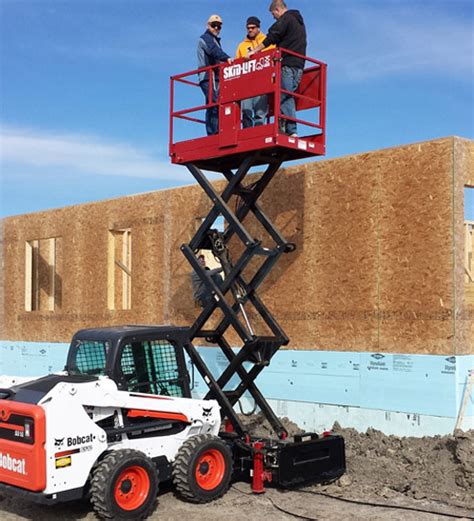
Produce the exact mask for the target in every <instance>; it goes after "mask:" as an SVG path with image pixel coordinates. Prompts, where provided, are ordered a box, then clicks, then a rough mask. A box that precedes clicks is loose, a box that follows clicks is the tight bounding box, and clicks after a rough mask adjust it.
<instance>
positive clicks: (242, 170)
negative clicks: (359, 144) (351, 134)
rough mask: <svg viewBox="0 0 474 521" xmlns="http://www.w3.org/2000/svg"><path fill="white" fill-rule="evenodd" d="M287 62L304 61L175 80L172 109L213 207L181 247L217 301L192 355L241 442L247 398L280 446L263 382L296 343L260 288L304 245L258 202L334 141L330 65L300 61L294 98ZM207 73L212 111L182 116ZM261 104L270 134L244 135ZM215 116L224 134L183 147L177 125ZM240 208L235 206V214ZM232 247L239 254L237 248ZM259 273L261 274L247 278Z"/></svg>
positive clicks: (176, 159) (218, 69)
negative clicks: (210, 264) (205, 261)
mask: <svg viewBox="0 0 474 521" xmlns="http://www.w3.org/2000/svg"><path fill="white" fill-rule="evenodd" d="M285 54H293V55H294V54H295V53H292V52H290V51H286V50H284V49H275V50H271V51H268V52H265V53H260V54H257V55H255V57H254V58H253V59H251V60H245V59H241V60H236V61H235V62H233V63H232V64H221V65H217V66H212V67H206V68H203V69H199V70H194V71H190V72H187V73H184V74H179V75H177V76H173V77H172V78H171V103H170V108H171V117H170V156H171V161H172V162H173V163H175V164H182V165H184V166H186V167H187V169H188V170H189V172H190V173H191V174H192V175H193V177H194V178H195V179H196V181H197V182H198V183H199V185H200V186H201V188H202V189H203V190H204V192H205V193H206V195H207V196H208V197H209V199H210V202H211V205H212V207H211V209H210V211H209V214H208V215H207V217H206V218H205V219H203V221H202V223H201V225H200V226H199V229H198V230H197V231H196V233H195V235H194V237H193V238H192V239H191V241H190V242H189V243H188V244H183V245H182V246H181V250H182V252H183V253H184V255H185V256H186V258H187V260H188V261H189V263H190V264H191V267H192V269H193V270H194V272H195V273H196V274H197V275H198V276H199V277H200V279H201V280H202V282H203V284H204V285H205V286H206V287H207V289H208V291H209V294H210V295H212V298H211V300H210V301H209V302H208V303H207V304H206V305H205V307H204V308H203V309H202V310H201V312H200V314H199V316H198V317H197V319H196V321H195V322H194V324H193V325H192V326H191V327H190V328H189V337H190V343H189V344H188V345H187V346H185V347H186V349H187V352H188V354H189V356H190V357H191V359H192V361H193V362H194V364H195V366H196V367H197V369H198V370H199V372H200V374H201V376H202V377H203V378H204V380H205V381H206V383H207V384H208V386H209V392H208V394H207V395H206V398H215V399H217V400H218V401H219V404H220V406H221V411H222V415H223V417H224V418H226V419H227V420H229V422H230V424H232V427H233V430H234V432H235V433H237V434H238V435H244V434H245V427H244V426H243V424H242V422H241V420H240V418H239V417H238V415H237V413H236V412H235V410H234V406H235V405H236V404H237V402H238V401H239V400H240V399H241V398H242V397H243V396H244V394H245V393H248V394H249V395H250V396H252V397H253V399H254V400H255V403H256V405H257V406H258V407H259V408H260V410H261V411H262V413H263V414H264V415H265V417H266V418H267V420H268V421H269V422H270V424H271V425H272V427H273V429H274V431H275V432H276V433H277V435H278V436H279V437H280V438H281V439H285V437H286V435H287V432H286V430H285V428H284V427H283V425H282V424H281V422H280V420H279V419H278V417H277V416H276V415H275V413H274V412H273V410H272V408H271V407H270V405H269V404H268V403H267V401H266V399H265V398H264V396H263V395H262V393H261V392H260V391H259V389H258V388H257V386H256V385H255V379H256V378H257V376H258V375H259V374H260V372H261V371H262V370H263V369H264V368H265V367H266V366H267V365H268V364H269V363H270V360H271V358H272V357H273V355H274V354H275V353H276V352H277V351H278V349H279V348H280V347H281V346H284V345H287V344H288V342H289V339H288V337H287V336H286V334H285V332H284V331H283V329H282V327H281V326H280V325H279V324H278V322H277V320H276V319H275V318H274V317H273V316H272V314H271V312H270V310H269V309H268V308H267V307H266V306H265V304H264V302H263V301H262V300H261V298H260V297H259V296H258V294H257V289H258V288H259V286H260V285H261V284H262V283H263V282H264V280H265V279H266V277H267V276H268V274H269V273H270V271H271V270H272V268H273V267H274V266H275V264H276V263H277V261H278V260H279V258H280V257H281V255H284V254H291V253H292V252H293V251H294V249H295V245H294V244H292V243H289V242H288V241H287V240H286V239H285V238H284V237H283V236H282V235H281V234H280V232H279V231H278V230H277V229H276V228H275V226H274V224H273V223H272V222H271V221H270V219H269V218H268V216H267V215H266V214H265V212H264V211H263V209H262V208H261V206H260V203H259V199H260V197H261V195H262V194H263V192H264V190H265V189H266V188H267V186H268V185H269V183H270V181H271V180H272V179H273V177H274V176H275V175H276V174H277V172H278V170H279V168H280V166H281V165H282V163H283V162H285V161H289V160H293V159H302V158H306V157H314V156H321V155H324V153H325V138H326V133H325V129H326V127H325V125H326V65H325V64H324V63H322V62H319V61H317V60H314V59H312V58H308V57H305V56H300V55H296V56H299V57H300V58H303V59H304V60H305V61H306V63H309V65H310V66H309V67H307V68H306V69H304V72H303V76H302V80H301V83H300V86H299V88H298V90H297V92H295V93H292V92H288V91H286V90H284V89H282V87H281V74H282V59H283V58H284V56H285ZM203 73H207V74H208V77H209V78H210V81H209V84H210V85H211V86H212V85H214V86H217V82H216V81H215V80H216V79H217V78H219V82H218V85H219V90H218V94H217V96H216V95H215V92H214V93H213V92H212V87H211V88H210V89H209V94H208V98H207V100H206V103H205V104H204V105H200V106H197V107H192V108H185V109H180V110H175V108H174V107H175V87H176V84H177V83H180V84H185V85H187V86H190V87H193V88H194V89H195V88H196V87H197V88H199V83H197V82H196V81H194V79H193V78H194V76H196V75H198V74H201V77H202V74H203ZM255 96H267V100H268V109H269V110H268V116H267V120H266V122H265V124H263V125H261V126H257V127H250V128H242V124H241V119H242V118H241V108H240V105H241V101H242V100H244V99H248V98H252V97H255ZM282 96H293V97H294V99H295V103H296V110H297V113H296V114H297V117H296V118H289V117H288V116H285V115H283V114H282V113H281V110H280V106H281V99H282ZM212 100H216V101H215V102H213V101H212ZM177 101H178V102H180V101H181V102H182V100H177ZM213 107H217V110H218V114H219V131H218V133H217V134H215V135H210V136H200V137H194V138H193V139H181V140H179V139H175V136H174V132H175V120H184V121H185V122H186V124H188V122H189V123H192V125H194V126H195V125H196V124H201V125H203V124H204V123H205V121H203V120H201V119H198V118H197V117H195V116H196V113H197V112H202V111H205V110H207V109H210V108H213ZM302 111H305V112H304V117H305V119H302V116H301V115H300V113H301V112H302ZM308 115H310V116H311V117H309V116H308ZM308 117H309V119H308ZM284 120H287V121H288V120H292V121H295V122H296V123H297V125H298V129H299V136H288V135H286V134H284V133H282V132H281V130H280V128H281V125H280V124H281V123H282V121H284ZM302 131H303V132H302ZM305 131H306V132H307V133H305ZM261 165H264V166H265V168H264V169H263V172H262V173H261V175H260V176H258V177H255V178H253V179H251V180H249V178H248V174H250V170H251V169H252V168H253V167H255V166H261ZM204 170H207V171H214V172H220V173H221V174H222V175H223V176H224V178H225V180H226V181H227V184H226V186H225V188H224V190H223V191H222V192H220V193H219V192H218V191H217V190H216V187H215V186H214V185H213V184H212V183H211V182H210V181H209V180H208V179H207V177H206V175H205V174H204V172H203V171H204ZM232 201H233V202H236V205H235V209H234V207H233V205H232V204H231V203H232ZM249 215H251V216H252V219H251V221H253V222H254V223H258V227H257V228H256V229H255V228H253V229H252V231H251V230H250V229H249V228H248V227H247V226H246V225H247V217H248V216H249ZM222 217H223V219H224V222H225V228H224V230H223V231H219V230H216V229H215V222H216V219H218V218H222ZM254 234H255V235H256V236H255V235H254ZM231 240H232V241H233V242H232V244H233V247H232V248H230V247H229V245H230V242H231ZM264 243H265V246H264ZM202 250H210V251H211V252H212V254H214V256H215V257H216V258H218V259H219V261H220V263H221V265H222V267H223V270H224V273H225V278H224V280H223V281H222V283H221V284H219V283H217V282H216V281H215V280H213V279H212V278H211V277H209V276H208V275H207V273H206V270H205V269H204V268H203V267H202V266H201V265H200V264H199V263H198V260H197V255H198V253H199V252H201V251H202ZM231 250H232V252H231ZM251 265H252V266H253V268H255V269H256V271H253V268H252V269H251V270H248V269H247V268H248V267H250V266H251ZM211 317H212V320H211ZM252 322H255V323H252ZM208 324H212V325H211V326H209V325H208ZM231 332H233V336H231V337H230V338H234V339H235V338H236V336H237V337H239V338H240V340H241V342H242V345H241V348H240V350H239V351H238V353H235V352H234V350H233V349H232V347H231V345H230V343H229V340H228V339H227V338H226V337H227V335H228V334H229V333H231ZM234 341H235V340H234ZM193 342H199V343H202V342H208V343H211V344H215V345H216V346H217V347H219V348H220V349H221V350H222V352H223V354H224V356H225V357H226V358H227V360H228V362H229V365H228V366H227V367H226V369H225V370H224V371H223V373H222V374H221V375H220V376H218V375H213V374H212V373H211V371H210V370H209V368H208V367H207V365H206V364H205V362H204V360H203V359H202V357H201V356H200V354H199V352H198V350H197V349H196V348H195V346H194V345H193ZM234 377H235V378H237V380H238V381H239V383H238V384H237V386H236V387H235V388H233V389H232V388H231V389H229V386H230V385H231V382H235V380H234Z"/></svg>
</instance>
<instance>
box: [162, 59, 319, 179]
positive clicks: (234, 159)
mask: <svg viewBox="0 0 474 521" xmlns="http://www.w3.org/2000/svg"><path fill="white" fill-rule="evenodd" d="M286 54H291V55H296V54H295V53H293V52H290V51H286V50H284V49H275V50H271V51H268V52H264V53H261V54H258V55H256V56H255V57H254V58H253V59H251V60H246V59H240V60H235V61H234V62H233V63H232V64H221V65H216V66H212V67H205V68H202V69H197V70H194V71H190V72H186V73H183V74H179V75H176V76H173V77H172V78H171V85H170V90H171V114H170V149H169V153H170V156H171V161H172V162H173V163H176V164H186V163H193V164H194V165H195V166H197V167H198V168H201V169H204V170H209V171H218V172H221V171H222V170H223V169H229V168H231V169H232V168H238V167H239V166H240V164H241V163H242V161H243V160H244V159H245V157H246V156H247V155H248V154H249V153H252V152H257V151H258V152H259V154H258V157H256V158H255V161H254V166H256V165H263V164H268V163H270V162H272V161H274V160H275V159H277V158H278V159H280V160H283V161H290V160H295V159H303V158H308V157H314V156H321V155H324V153H325V141H326V65H325V64H324V63H322V62H320V61H318V60H314V59H313V58H308V57H303V56H300V55H296V56H300V57H301V58H304V59H305V60H306V62H307V63H309V67H307V68H305V69H304V72H303V77H302V80H301V83H300V86H299V88H298V90H297V91H296V92H295V93H289V92H288V91H285V90H284V89H282V87H281V68H282V59H283V57H284V56H285V55H286ZM204 73H207V74H208V75H209V76H210V78H211V81H210V82H209V84H210V86H211V88H210V89H209V96H208V99H207V100H206V103H205V104H204V105H199V106H195V107H191V108H185V109H181V110H175V102H176V100H175V92H176V86H177V84H186V85H188V86H191V87H195V88H196V87H197V88H199V83H198V82H197V81H196V80H195V77H196V76H197V75H198V74H204ZM217 78H219V81H218V85H219V90H218V96H217V101H216V102H214V103H213V102H212V99H213V92H212V85H214V84H215V85H217V82H216V81H213V79H215V80H217ZM285 95H291V96H292V97H294V99H295V103H296V110H297V116H298V117H297V118H295V119H293V121H295V122H296V123H298V125H299V129H300V135H299V136H298V137H291V136H288V135H286V134H284V133H282V132H281V131H280V126H279V122H280V121H282V120H284V119H286V120H289V119H292V118H288V117H286V116H284V115H283V114H282V113H281V110H280V104H281V98H282V96H285ZM255 96H267V99H268V107H269V110H268V117H267V121H266V124H264V125H261V126H258V127H251V128H242V125H241V110H240V102H241V101H242V100H244V99H248V98H252V97H255ZM212 107H217V110H218V112H219V132H218V134H216V135H211V136H203V137H197V138H193V139H181V140H179V138H177V137H176V136H175V122H176V120H178V119H181V120H187V121H190V122H193V123H195V124H204V123H205V122H204V120H201V119H199V118H198V117H195V116H196V113H198V112H202V111H203V110H206V109H210V108H212ZM310 109H313V110H312V112H311V113H309V112H305V113H304V116H301V117H299V114H300V113H301V111H309V110H310ZM303 117H304V119H303ZM203 133H204V132H203Z"/></svg>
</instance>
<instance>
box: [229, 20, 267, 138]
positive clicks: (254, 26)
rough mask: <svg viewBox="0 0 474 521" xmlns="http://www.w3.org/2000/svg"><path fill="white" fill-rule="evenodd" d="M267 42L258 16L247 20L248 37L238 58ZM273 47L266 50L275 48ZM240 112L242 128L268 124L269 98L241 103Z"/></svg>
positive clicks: (264, 97)
mask: <svg viewBox="0 0 474 521" xmlns="http://www.w3.org/2000/svg"><path fill="white" fill-rule="evenodd" d="M263 40H265V35H264V34H263V33H262V32H261V31H260V20H259V19H258V18H257V17H256V16H250V17H249V18H248V19H247V37H246V38H245V40H244V41H243V42H241V43H240V44H239V46H238V47H237V52H236V53H235V57H236V58H243V57H244V56H247V53H248V52H249V51H253V50H254V49H255V48H256V47H257V46H258V45H260V44H261V43H262V42H263ZM274 47H275V46H274V45H272V46H270V47H267V49H266V50H268V49H270V48H274ZM240 110H241V111H242V127H243V128H249V127H258V126H259V125H264V124H265V123H266V119H267V114H268V98H267V96H266V95H263V96H255V97H254V98H248V99H244V100H242V101H241V104H240Z"/></svg>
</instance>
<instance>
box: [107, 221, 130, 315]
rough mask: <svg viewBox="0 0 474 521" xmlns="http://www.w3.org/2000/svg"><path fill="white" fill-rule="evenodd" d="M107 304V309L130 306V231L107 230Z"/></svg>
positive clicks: (127, 307)
mask: <svg viewBox="0 0 474 521" xmlns="http://www.w3.org/2000/svg"><path fill="white" fill-rule="evenodd" d="M107 304H108V308H109V309H131V307H132V231H131V229H130V228H127V229H123V230H109V251H108V284H107Z"/></svg>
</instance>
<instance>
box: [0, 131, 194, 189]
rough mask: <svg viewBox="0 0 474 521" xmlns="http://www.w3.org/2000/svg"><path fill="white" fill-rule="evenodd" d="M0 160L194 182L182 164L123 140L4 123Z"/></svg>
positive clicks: (67, 171)
mask: <svg viewBox="0 0 474 521" xmlns="http://www.w3.org/2000/svg"><path fill="white" fill-rule="evenodd" d="M0 160H1V162H2V163H4V164H8V165H15V166H16V167H18V166H23V167H31V168H32V169H33V168H36V167H41V168H43V169H45V168H46V167H50V168H51V170H52V171H55V172H61V175H68V174H71V173H74V174H76V175H77V173H84V174H95V175H103V176H107V175H113V176H122V177H130V178H152V179H157V180H163V181H176V183H177V184H178V183H183V182H188V183H191V182H192V181H193V178H192V177H191V175H190V174H189V173H188V172H187V170H185V169H184V168H183V167H180V166H173V165H171V164H170V163H169V162H168V161H165V160H159V159H157V158H156V157H155V156H154V155H153V154H152V153H151V152H149V151H147V150H142V149H139V148H136V147H134V146H131V145H129V144H126V143H116V142H110V141H107V140H105V139H103V138H97V137H93V136H84V135H76V134H58V133H53V132H48V131H38V130H30V129H24V128H18V127H11V126H5V125H4V126H2V127H1V128H0ZM3 170H4V172H5V173H7V171H6V169H3Z"/></svg>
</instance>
